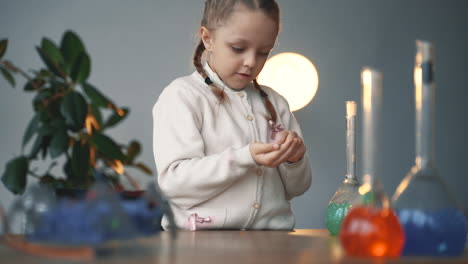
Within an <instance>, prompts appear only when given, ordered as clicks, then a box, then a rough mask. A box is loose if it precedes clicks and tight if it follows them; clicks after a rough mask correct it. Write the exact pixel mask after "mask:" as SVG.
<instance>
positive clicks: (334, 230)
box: [325, 101, 359, 236]
mask: <svg viewBox="0 0 468 264" xmlns="http://www.w3.org/2000/svg"><path fill="white" fill-rule="evenodd" d="M355 123H356V102H355V101H347V102H346V174H345V178H344V179H343V182H342V183H341V186H340V187H339V188H338V190H337V191H336V192H335V195H333V197H332V199H331V200H330V203H329V204H328V207H327V216H326V218H325V223H326V225H327V228H328V231H329V232H330V234H331V235H332V236H336V235H337V234H338V233H339V232H340V227H341V223H342V222H343V219H344V217H345V216H346V214H347V213H348V211H349V209H350V208H351V203H352V201H354V200H355V199H357V198H358V197H359V181H358V179H357V178H356V148H355V145H356V126H355Z"/></svg>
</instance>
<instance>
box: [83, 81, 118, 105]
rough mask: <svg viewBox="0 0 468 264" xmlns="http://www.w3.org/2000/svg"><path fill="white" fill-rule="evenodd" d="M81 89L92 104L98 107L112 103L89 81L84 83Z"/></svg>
mask: <svg viewBox="0 0 468 264" xmlns="http://www.w3.org/2000/svg"><path fill="white" fill-rule="evenodd" d="M82 87H83V91H84V92H85V94H86V95H87V96H88V98H89V99H90V100H91V102H92V103H93V105H96V106H99V107H109V105H111V104H113V103H112V102H111V101H110V100H109V99H108V98H107V97H106V96H105V95H103V94H102V93H101V92H100V91H99V90H98V89H97V88H96V87H94V86H92V85H91V84H89V83H84V84H83V85H82Z"/></svg>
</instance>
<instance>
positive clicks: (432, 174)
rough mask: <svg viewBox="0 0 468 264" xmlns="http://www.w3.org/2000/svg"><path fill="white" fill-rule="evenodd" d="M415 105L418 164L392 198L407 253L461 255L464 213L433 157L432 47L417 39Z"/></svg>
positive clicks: (463, 242) (405, 252)
mask: <svg viewBox="0 0 468 264" xmlns="http://www.w3.org/2000/svg"><path fill="white" fill-rule="evenodd" d="M414 85H415V106H416V128H415V132H416V157H415V164H414V166H413V167H412V168H411V170H410V171H409V173H408V174H407V176H406V177H405V178H404V179H403V180H402V181H401V183H400V184H399V186H398V187H397V189H396V191H395V194H394V195H393V198H392V203H393V207H394V208H395V209H396V211H397V215H398V217H399V220H400V222H401V224H402V226H403V229H404V231H405V237H406V241H405V244H404V247H403V252H402V254H403V255H406V256H441V257H445V256H458V255H461V254H462V253H463V250H464V248H465V241H466V234H467V226H466V219H465V216H464V214H463V212H462V210H461V209H460V208H461V207H460V205H459V204H458V203H457V201H456V200H455V198H454V197H453V196H452V194H451V192H450V191H449V190H448V188H447V185H446V183H445V182H444V180H443V179H442V178H441V177H440V176H439V173H438V171H437V168H436V164H435V157H434V146H435V145H434V138H433V137H434V125H435V124H434V114H435V85H434V47H433V45H432V43H430V42H428V41H421V40H417V41H416V58H415V67H414Z"/></svg>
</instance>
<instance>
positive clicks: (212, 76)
mask: <svg viewBox="0 0 468 264" xmlns="http://www.w3.org/2000/svg"><path fill="white" fill-rule="evenodd" d="M203 69H205V72H206V73H207V74H208V77H210V79H211V81H212V82H213V83H214V84H215V85H216V86H218V87H219V88H221V89H223V90H224V91H225V92H228V93H237V92H240V91H245V90H246V89H247V88H248V87H250V86H251V84H247V85H246V86H245V87H244V88H240V89H234V88H231V87H229V85H227V84H226V83H224V82H223V80H221V78H219V76H218V74H217V73H216V72H214V71H213V70H212V69H211V67H210V65H208V62H206V61H205V63H203ZM226 88H227V89H226Z"/></svg>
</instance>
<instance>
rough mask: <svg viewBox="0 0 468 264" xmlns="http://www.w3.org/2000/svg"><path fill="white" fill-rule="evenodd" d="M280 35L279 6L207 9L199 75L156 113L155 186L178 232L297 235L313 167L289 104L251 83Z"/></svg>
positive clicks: (245, 2)
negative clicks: (297, 202)
mask: <svg viewBox="0 0 468 264" xmlns="http://www.w3.org/2000/svg"><path fill="white" fill-rule="evenodd" d="M279 26H280V25H279V8H278V5H277V3H276V2H275V1H274V0H207V1H206V3H205V10H204V14H203V19H202V21H201V28H200V38H201V40H200V43H199V44H198V46H197V48H196V50H195V55H194V58H193V63H194V65H195V68H196V71H195V72H194V73H193V74H191V75H189V76H186V77H182V78H178V79H176V80H174V81H173V82H172V83H171V84H169V86H167V87H166V88H165V89H164V91H163V92H162V93H161V95H160V96H159V98H158V101H157V102H156V104H155V105H154V108H153V121H154V131H153V149H154V156H155V161H156V167H157V170H158V172H159V175H158V182H159V185H160V187H161V189H162V191H163V192H164V193H165V195H166V196H167V197H168V198H169V201H170V204H171V207H172V209H173V211H174V216H175V221H176V225H177V227H178V228H182V229H190V230H196V229H292V228H293V227H294V223H295V220H294V215H293V212H292V210H291V205H290V200H291V199H292V198H293V197H295V196H298V195H301V194H302V193H304V192H305V191H306V190H307V189H308V188H309V186H310V183H311V178H312V176H311V168H310V163H309V160H308V156H307V154H306V148H305V145H304V143H303V140H302V139H301V137H302V135H301V131H300V127H299V124H298V123H297V121H296V119H295V118H294V116H293V115H292V113H291V112H290V111H289V106H288V103H287V101H286V100H285V99H284V98H283V97H281V96H280V95H279V94H278V93H276V92H275V91H274V90H272V89H270V88H268V87H264V86H260V85H259V84H258V83H257V82H256V79H255V78H256V77H257V75H258V74H259V73H260V71H261V69H262V67H263V65H264V64H265V61H266V59H267V57H268V55H269V53H270V51H271V49H272V48H273V46H274V44H275V41H276V37H277V35H278V31H279ZM284 77H285V78H288V77H287V76H284ZM162 225H163V228H165V229H167V228H168V221H167V219H165V218H164V219H163V223H162Z"/></svg>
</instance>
